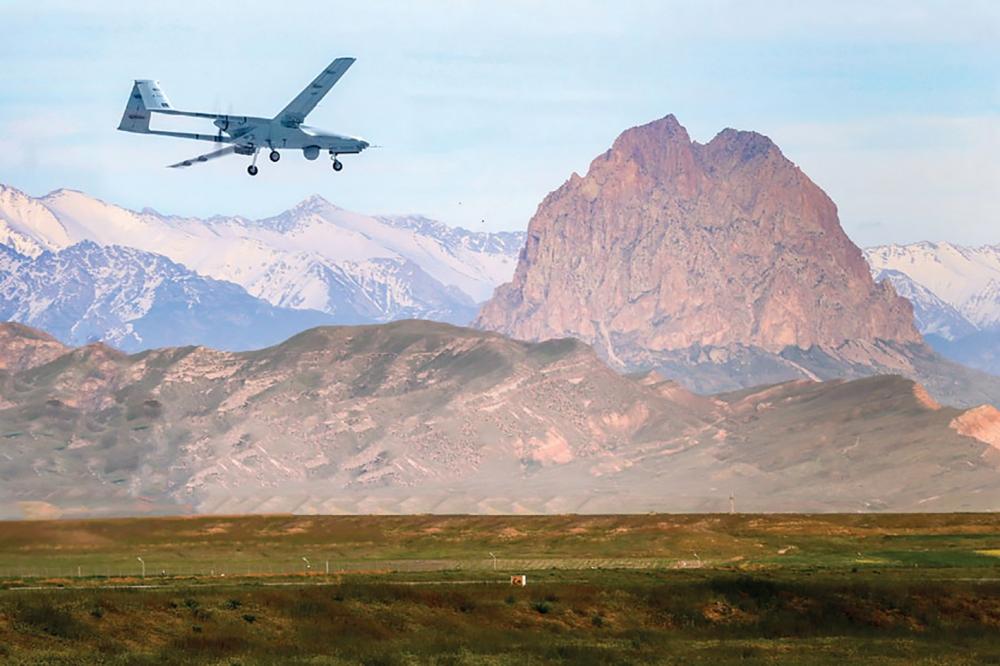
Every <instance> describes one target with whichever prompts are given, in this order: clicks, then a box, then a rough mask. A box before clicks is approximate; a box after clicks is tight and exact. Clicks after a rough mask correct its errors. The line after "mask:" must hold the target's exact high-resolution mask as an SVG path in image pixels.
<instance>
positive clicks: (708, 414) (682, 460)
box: [0, 116, 1000, 517]
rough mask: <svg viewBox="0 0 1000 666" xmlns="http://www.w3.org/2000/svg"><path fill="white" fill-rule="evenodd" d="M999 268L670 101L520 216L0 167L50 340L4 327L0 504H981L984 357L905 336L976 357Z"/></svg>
mask: <svg viewBox="0 0 1000 666" xmlns="http://www.w3.org/2000/svg"><path fill="white" fill-rule="evenodd" d="M515 256H517V259H516V260H515ZM866 258H867V262H866ZM515 263H516V271H515V270H514V267H515ZM511 276H513V277H512V279H511ZM508 279H511V282H510V283H508V284H505V285H503V286H501V287H499V288H498V289H497V290H496V292H495V293H494V295H493V297H492V298H490V300H489V301H488V302H486V303H485V305H484V306H483V307H482V309H481V310H480V311H479V314H478V317H477V318H476V320H475V324H476V326H477V327H479V330H473V329H466V328H460V327H455V326H451V325H447V324H444V323H435V322H432V321H412V320H405V321H396V322H395V323H388V324H386V323H381V322H387V321H392V320H399V319H403V318H407V317H418V318H420V319H428V320H430V319H437V320H442V321H445V322H469V321H471V320H472V317H473V316H474V315H475V313H476V309H477V307H478V306H477V304H478V303H479V302H481V301H483V300H484V299H486V298H488V297H489V296H490V294H491V293H492V292H493V287H494V286H495V285H498V284H500V283H501V282H503V281H504V280H508ZM997 284H1000V258H998V253H997V252H996V248H979V249H969V248H961V247H959V246H954V245H949V244H943V243H942V244H930V243H924V244H916V245H912V246H903V247H898V246H889V247H884V248H872V249H870V250H868V251H867V252H866V253H864V254H863V253H862V251H861V250H860V249H859V248H858V247H856V246H855V245H854V244H853V243H852V242H851V241H850V239H849V238H848V237H847V236H846V235H845V234H844V232H843V230H842V229H841V227H840V223H839V220H838V218H837V211H836V207H835V205H834V204H833V202H832V201H831V200H830V199H829V198H828V197H827V196H826V195H825V194H824V193H823V191H822V190H821V189H820V188H819V187H818V186H816V185H815V184H814V183H812V181H810V180H809V179H808V177H806V176H805V174H803V173H802V172H801V171H800V170H799V169H798V168H797V167H796V166H795V165H794V164H792V163H791V162H790V161H789V160H788V159H787V158H785V157H784V156H783V155H782V153H781V151H780V150H779V149H778V148H777V147H776V146H775V145H774V144H773V143H772V142H771V141H770V140H769V139H768V138H766V137H764V136H761V135H759V134H756V133H754V132H740V131H736V130H731V129H727V130H724V131H723V132H720V133H719V134H718V135H717V136H716V137H715V138H714V139H712V141H710V142H708V143H707V144H704V145H702V144H699V143H696V142H693V141H691V139H690V138H689V137H688V135H687V132H686V131H685V130H684V128H683V127H682V126H681V125H680V124H679V123H678V122H677V120H676V119H675V118H673V116H667V117H665V118H663V119H661V120H658V121H655V122H653V123H649V124H647V125H644V126H641V127H636V128H632V129H630V130H627V131H626V132H624V133H623V134H622V135H621V136H620V137H619V138H618V140H616V141H615V143H614V145H613V146H612V148H611V149H610V150H609V151H607V153H605V154H604V155H602V156H599V157H598V158H597V159H595V160H594V162H593V163H592V164H591V167H590V170H589V172H588V173H587V174H586V175H585V176H583V177H581V176H579V175H576V174H573V175H572V176H571V177H570V179H569V180H568V181H567V182H566V183H565V184H564V185H563V186H562V187H560V188H559V189H557V190H556V191H554V192H553V193H551V194H550V195H549V196H548V197H546V199H545V200H544V201H543V202H542V204H541V205H540V206H539V209H538V212H537V214H536V215H535V217H534V218H533V219H532V221H531V223H530V226H529V229H528V232H527V234H519V233H497V234H490V233H474V232H470V231H466V230H462V229H452V228H449V227H446V226H444V225H442V224H439V223H437V222H433V221H431V220H427V219H425V218H421V217H370V216H364V215H359V214H355V213H350V212H348V211H344V210H342V209H340V208H337V207H336V206H334V205H332V204H330V203H329V202H327V201H325V200H323V199H322V198H320V197H311V198H309V199H307V200H306V201H303V202H301V203H300V204H299V205H297V206H295V207H294V208H292V209H290V210H288V211H286V212H285V213H282V214H281V215H278V216H275V217H272V218H267V219H263V220H249V219H245V218H241V217H214V218H209V219H205V220H201V219H193V218H180V217H172V216H165V215H161V214H159V213H156V212H155V211H151V210H144V211H142V212H134V211H129V210H125V209H122V208H119V207H116V206H113V205H110V204H106V203H104V202H101V201H98V200H96V199H93V198H90V197H87V196H86V195H84V194H82V193H79V192H73V191H67V190H59V191H56V192H53V193H52V194H49V195H47V196H45V197H40V198H32V197H29V196H27V195H25V194H23V193H22V192H19V191H17V190H15V189H13V188H7V187H2V186H0V318H2V319H6V320H12V321H19V322H23V323H27V324H31V325H32V326H35V327H38V328H41V329H44V330H45V331H47V333H46V332H42V331H41V330H37V329H35V328H31V327H28V326H24V325H21V324H2V325H0V442H2V443H3V449H2V451H0V517H20V516H22V515H33V516H41V515H67V516H68V515H98V514H122V513H148V512H160V513H177V512H184V511H199V512H220V513H239V512H269V511H294V512H331V513H339V512H381V511H387V512H402V513H406V512H410V513H412V512H424V511H427V512H474V513H490V512H559V511H575V512H621V511H649V510H659V511H718V510H725V509H727V508H728V497H729V494H730V493H731V492H735V493H736V494H737V496H738V497H739V498H740V507H741V509H745V510H753V511H833V510H837V511H858V510H861V511H863V510H872V511H880V510H897V511H916V510H928V511H946V510H995V509H996V507H997V505H998V504H1000V412H998V411H997V409H996V408H995V407H994V406H990V405H988V404H987V405H984V404H982V403H988V402H992V403H993V405H1000V377H996V376H991V375H987V374H985V373H981V372H977V371H975V370H972V369H969V368H966V367H964V366H961V365H959V364H957V363H954V362H951V361H948V360H946V359H945V358H942V356H940V355H939V354H938V353H936V352H935V351H934V350H933V349H932V348H931V347H930V346H928V345H927V344H926V343H925V341H924V338H923V337H922V335H921V333H924V334H926V335H927V336H928V339H929V340H930V341H931V342H932V343H933V344H934V345H935V346H936V347H937V348H938V349H941V350H944V351H945V352H946V353H948V354H949V355H950V356H951V357H952V358H960V359H962V360H963V361H965V362H967V363H968V364H969V365H973V366H977V367H980V368H984V369H987V370H989V369H995V366H994V365H992V364H993V363H994V361H995V359H996V350H997V346H996V343H995V338H994V337H990V336H995V335H996V331H997V325H998V324H997V322H998V321H1000V310H998V309H997V305H998V303H997V300H996V298H995V291H996V285H997ZM911 303H912V305H911ZM371 322H377V324H376V325H364V326H347V327H344V326H334V327H330V326H326V325H327V324H332V323H337V324H369V323H371ZM317 325H320V327H319V328H313V327H315V326H317ZM306 329H308V330H306ZM491 331H493V332H491ZM50 333H51V334H53V335H55V336H56V338H58V339H59V340H62V341H63V342H65V343H70V344H69V346H67V345H65V344H63V342H60V341H59V340H57V339H56V338H53V337H51V336H50V335H49V334H50ZM501 334H502V335H501ZM505 336H508V337H505ZM977 336H978V337H977ZM570 338H577V340H574V339H570ZM518 339H522V340H528V341H518ZM579 340H582V341H583V342H580V341H579ZM94 341H102V342H100V343H95V344H86V343H89V342H94ZM977 342H979V343H980V344H979V346H976V344H974V343H977ZM104 343H108V344H110V345H112V346H113V347H117V348H119V349H123V350H126V351H140V350H142V351H141V353H137V354H134V355H127V354H125V353H123V352H122V351H119V350H118V349H114V348H112V347H111V346H108V345H107V344H104ZM81 345H83V346H81ZM184 345H189V346H184ZM949 345H953V346H954V348H951V347H949ZM236 350H254V351H242V352H241V351H236ZM963 355H964V356H963ZM654 370H656V371H658V372H654ZM626 373H632V374H626ZM897 375H904V376H906V377H909V378H910V379H904V378H903V377H900V376H897ZM913 380H916V381H913ZM692 390H693V391H695V392H692ZM696 393H698V394H702V395H698V394H696ZM939 403H944V404H945V405H954V406H958V407H969V408H970V409H959V408H955V407H951V406H942V405H941V404H939Z"/></svg>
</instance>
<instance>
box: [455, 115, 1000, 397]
mask: <svg viewBox="0 0 1000 666" xmlns="http://www.w3.org/2000/svg"><path fill="white" fill-rule="evenodd" d="M475 325H476V326H478V327H481V328H484V329H489V330H495V331H499V332H502V333H504V334H507V335H511V336H513V337H515V338H520V339H525V340H544V339H547V338H553V337H563V336H573V337H576V338H579V339H581V340H584V341H585V342H587V343H589V344H592V345H594V347H595V349H597V350H598V352H599V353H600V354H601V355H602V357H604V358H606V359H607V360H608V362H609V363H611V364H612V365H613V366H614V367H617V368H620V369H623V370H637V369H648V368H657V369H660V370H662V372H663V373H664V374H665V375H666V376H669V377H674V378H676V379H678V380H679V381H681V382H682V383H684V384H685V385H687V386H688V387H690V388H692V389H694V390H697V391H699V392H706V393H707V392H715V391H722V390H732V389H736V388H740V387H746V386H752V385H757V384H764V383H770V382H778V381H784V380H788V379H794V378H807V379H829V378H834V377H860V376H866V375H873V374H887V373H895V374H903V375H906V376H910V377H913V378H915V379H918V380H920V381H921V382H924V383H926V384H927V387H928V389H929V390H930V391H931V392H932V393H933V394H935V395H936V396H938V397H939V398H940V399H942V400H945V401H947V402H949V403H950V404H964V405H974V404H978V403H980V402H983V401H986V400H989V401H993V402H994V403H996V404H1000V378H997V377H993V376H990V375H986V374H980V373H976V372H974V371H969V370H966V369H965V368H963V367H962V366H959V365H958V364H955V363H951V362H948V361H946V360H945V359H943V358H941V357H940V356H938V355H936V354H935V353H934V352H933V351H932V350H931V349H930V348H929V347H927V346H926V345H925V343H924V341H923V339H922V338H921V336H920V334H919V332H918V331H917V329H916V327H915V325H914V319H913V310H912V307H911V305H910V303H909V302H908V301H907V300H906V299H904V298H902V297H900V296H898V295H897V294H896V292H895V290H894V289H893V288H892V286H891V285H890V284H889V283H888V282H875V281H874V280H873V279H872V276H871V274H870V270H869V267H868V265H867V264H866V262H865V260H864V257H863V255H862V252H861V250H860V249H859V248H858V247H857V246H855V245H854V244H853V243H852V242H851V240H850V239H849V238H848V237H847V236H846V234H845V233H844V231H843V229H842V228H841V227H840V222H839V220H838V218H837V209H836V206H835V205H834V204H833V202H832V201H831V200H830V199H829V197H827V196H826V194H825V193H824V192H823V191H822V190H821V189H820V188H819V187H817V186H816V185H815V184H814V183H813V182H812V181H811V180H809V178H808V177H807V176H806V175H805V174H803V173H802V171H801V170H800V169H798V168H797V167H796V166H795V165H794V164H793V163H792V162H790V161H789V160H788V159H787V158H786V157H785V156H784V155H782V153H781V151H780V150H779V149H778V147H777V146H775V145H774V143H773V142H772V141H771V140H770V139H768V138H767V137H764V136H762V135H760V134H757V133H755V132H741V131H736V130H732V129H727V130H724V131H722V132H720V133H719V134H718V135H717V136H716V137H715V138H714V139H712V140H711V141H710V142H708V143H707V144H704V145H702V144H699V143H697V142H694V141H692V140H691V139H690V137H689V136H688V134H687V131H686V130H685V129H684V128H683V127H682V126H681V125H680V123H678V122H677V120H676V118H674V117H673V116H666V117H665V118H662V119H660V120H657V121H655V122H652V123H649V124H646V125H643V126H640V127H634V128H632V129H629V130H626V131H625V132H623V133H622V134H621V135H620V136H619V137H618V139H617V140H616V141H615V142H614V145H613V146H612V147H611V149H610V150H608V151H607V152H606V153H605V154H603V155H601V156H599V157H597V158H596V159H595V160H594V161H593V162H592V163H591V165H590V170H589V171H588V173H587V174H586V175H585V176H583V177H581V176H579V175H576V174H573V175H572V176H571V177H570V178H569V180H567V181H566V183H564V184H563V186H562V187H560V188H559V189H557V190H556V191H554V192H552V193H551V194H550V195H549V196H548V197H546V199H545V200H544V201H543V202H542V204H541V205H540V206H539V209H538V212H537V213H536V214H535V216H534V217H533V218H532V220H531V222H530V224H529V226H528V238H527V244H526V248H525V251H524V252H523V253H522V255H521V257H520V260H519V263H518V267H517V270H516V272H515V274H514V278H513V281H512V282H511V283H509V284H506V285H503V286H501V287H500V288H499V289H498V290H497V292H496V294H495V296H494V297H493V299H491V300H490V301H488V302H487V303H486V304H485V305H484V306H483V308H482V310H481V311H480V314H479V317H478V318H477V319H476V322H475Z"/></svg>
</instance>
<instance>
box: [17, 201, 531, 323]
mask: <svg viewBox="0 0 1000 666" xmlns="http://www.w3.org/2000/svg"><path fill="white" fill-rule="evenodd" d="M522 238H523V236H522V235H521V234H519V233H518V232H503V233H498V234H490V233H485V232H471V231H466V230H463V229H453V228H449V227H446V226H445V225H441V224H439V223H435V222H433V221H431V220H426V219H424V218H419V217H399V218H393V217H381V218H375V217H370V216H365V215H360V214H356V213H351V212H350V211H346V210H343V209H340V208H337V207H336V206H334V205H332V204H330V203H329V202H327V201H326V200H324V199H323V198H322V197H318V196H314V197H310V198H309V199H306V200H305V201H303V202H301V203H300V204H298V205H297V206H295V207H294V208H292V209H290V210H288V211H285V212H284V213H282V214H280V215H276V216H274V217H271V218H265V219H260V220H251V219H247V218H242V217H221V216H216V217H213V218H209V219H197V218H183V217H177V216H167V215H161V214H159V213H157V212H156V211H153V210H151V209H145V210H143V211H141V212H135V211H130V210H126V209H124V208H120V207H118V206H114V205H111V204H106V203H104V202H102V201H99V200H96V199H93V198H91V197H88V196H86V195H84V194H83V193H80V192H75V191H72V190H57V191H55V192H52V193H50V194H48V195H46V196H44V197H40V198H32V197H29V196H27V195H25V194H24V193H22V192H19V191H18V190H16V189H14V188H10V187H3V186H0V242H2V243H4V244H6V245H8V246H9V247H11V248H13V249H14V250H15V251H17V252H18V253H20V254H24V255H27V256H31V257H34V256H37V255H38V254H40V253H41V252H42V251H44V250H50V251H52V250H59V249H63V248H65V247H68V246H70V245H72V244H75V243H77V242H80V241H83V240H90V241H93V242H96V243H98V244H100V245H121V246H126V247H133V248H137V249H140V250H144V251H147V252H152V253H156V254H161V255H164V256H166V257H168V258H170V259H171V260H173V261H175V262H177V263H180V264H183V265H184V266H186V267H187V268H189V269H191V270H193V271H195V272H197V273H199V274H201V275H204V276H206V277H211V278H215V279H217V280H223V281H228V282H233V283H236V284H239V285H241V286H242V287H244V288H245V289H246V290H247V291H248V292H249V293H250V294H252V295H254V296H256V297H259V298H262V299H264V300H266V301H268V302H269V303H271V304H272V305H275V306H278V307H288V308H297V309H312V310H320V311H322V312H326V313H328V314H330V315H333V317H334V320H335V321H338V322H341V323H352V322H356V321H370V322H374V321H389V320H392V319H398V318H407V317H427V318H432V319H439V320H443V321H454V322H467V321H469V320H470V319H471V318H472V317H473V316H474V314H475V309H476V303H477V302H478V301H482V300H484V299H485V298H487V297H488V296H489V295H490V293H492V290H493V287H494V286H495V285H496V284H498V283H499V282H501V281H503V280H505V279H507V277H509V274H510V272H511V271H512V270H513V266H514V262H515V257H516V255H517V252H518V250H519V249H520V245H521V242H520V239H522Z"/></svg>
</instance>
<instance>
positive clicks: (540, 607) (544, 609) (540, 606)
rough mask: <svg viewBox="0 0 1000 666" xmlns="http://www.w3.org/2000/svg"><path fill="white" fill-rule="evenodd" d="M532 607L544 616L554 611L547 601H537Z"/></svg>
mask: <svg viewBox="0 0 1000 666" xmlns="http://www.w3.org/2000/svg"><path fill="white" fill-rule="evenodd" d="M531 607H532V608H534V609H535V610H536V611H538V612H539V613H540V614H542V615H546V614H547V613H548V612H549V611H550V610H552V607H551V606H549V603H548V602H547V601H536V602H535V603H533V604H532V605H531Z"/></svg>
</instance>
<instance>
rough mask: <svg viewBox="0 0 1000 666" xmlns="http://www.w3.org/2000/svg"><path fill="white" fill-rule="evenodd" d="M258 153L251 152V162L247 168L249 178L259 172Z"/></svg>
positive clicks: (256, 151)
mask: <svg viewBox="0 0 1000 666" xmlns="http://www.w3.org/2000/svg"><path fill="white" fill-rule="evenodd" d="M258 152H259V151H258V150H255V151H253V161H252V162H250V166H248V167H247V173H248V174H250V175H251V176H256V175H257V172H258V171H259V169H258V168H257V153H258Z"/></svg>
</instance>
